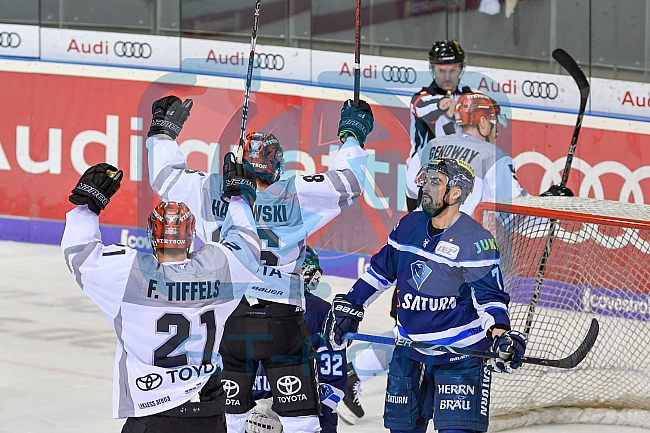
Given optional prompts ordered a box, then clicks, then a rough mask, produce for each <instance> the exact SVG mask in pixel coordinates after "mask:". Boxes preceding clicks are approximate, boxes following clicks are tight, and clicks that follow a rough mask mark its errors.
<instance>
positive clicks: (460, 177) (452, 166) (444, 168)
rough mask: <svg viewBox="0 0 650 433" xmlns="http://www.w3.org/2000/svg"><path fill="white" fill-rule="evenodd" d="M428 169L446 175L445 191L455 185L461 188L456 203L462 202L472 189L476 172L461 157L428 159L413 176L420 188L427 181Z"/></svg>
mask: <svg viewBox="0 0 650 433" xmlns="http://www.w3.org/2000/svg"><path fill="white" fill-rule="evenodd" d="M429 171H437V172H439V173H444V174H445V175H446V176H447V178H448V180H447V191H449V190H450V189H451V188H453V187H455V186H457V187H459V188H460V189H461V194H460V198H459V199H458V203H461V204H462V203H464V202H465V200H467V197H469V195H470V194H471V193H472V190H473V189H474V178H475V177H476V174H475V173H474V169H472V167H471V166H470V165H469V164H468V163H466V162H465V161H463V160H462V159H453V158H434V159H432V160H431V161H429V163H428V164H427V165H425V166H424V167H422V168H421V169H420V172H419V173H418V175H417V176H416V178H415V183H416V184H417V186H419V187H420V188H423V187H424V185H425V184H426V183H427V180H428V177H427V173H428V172H429Z"/></svg>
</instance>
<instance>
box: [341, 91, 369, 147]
mask: <svg viewBox="0 0 650 433" xmlns="http://www.w3.org/2000/svg"><path fill="white" fill-rule="evenodd" d="M374 123H375V119H374V118H373V117H372V109H371V108H370V105H368V103H367V102H366V101H364V100H361V99H360V100H359V107H355V106H354V102H353V101H352V100H351V99H348V100H347V101H345V103H344V104H343V108H341V121H340V122H339V138H340V139H341V143H345V140H346V139H347V138H348V137H349V136H353V137H354V138H356V139H357V141H358V142H359V145H360V146H361V147H362V148H363V145H364V143H365V142H366V137H367V136H368V134H369V133H370V131H372V127H373V124H374Z"/></svg>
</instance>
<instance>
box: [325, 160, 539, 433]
mask: <svg viewBox="0 0 650 433" xmlns="http://www.w3.org/2000/svg"><path fill="white" fill-rule="evenodd" d="M473 185H474V172H473V170H472V168H471V167H470V166H469V165H468V164H467V163H466V162H465V161H462V160H456V159H450V158H442V159H437V160H433V161H431V162H430V163H429V164H428V165H427V168H426V170H424V171H423V172H422V173H421V175H420V176H419V177H418V186H419V187H420V188H422V192H423V194H422V197H423V199H422V208H423V210H422V211H415V212H412V213H409V214H408V215H406V216H405V217H404V218H402V219H401V220H400V222H399V223H398V224H397V225H396V226H395V228H394V229H393V231H392V232H391V234H390V235H389V237H388V242H387V244H386V245H385V246H384V247H383V248H382V249H381V250H380V251H379V252H378V253H377V254H375V255H374V256H372V259H371V262H370V268H369V269H368V271H367V272H366V273H365V274H364V275H363V276H362V277H361V278H360V279H359V280H357V282H356V283H355V284H354V285H353V287H352V289H351V290H350V291H349V292H348V293H347V294H345V295H343V294H339V295H336V296H335V298H334V301H333V303H332V310H331V311H330V314H329V315H328V317H327V319H326V321H325V327H324V331H323V332H324V334H325V336H326V338H328V340H329V344H330V346H331V347H332V349H340V348H341V347H345V345H346V343H347V341H346V340H345V339H343V335H344V334H345V333H346V332H356V330H357V328H358V325H359V322H360V321H361V320H362V319H363V316H364V307H366V306H367V305H368V304H369V303H370V302H372V301H373V300H374V299H376V298H377V296H378V295H379V294H381V293H383V292H384V291H386V290H387V289H388V288H389V287H391V286H393V285H396V287H397V290H398V308H397V329H396V334H397V335H396V336H397V337H398V338H401V339H405V340H412V341H421V342H426V343H431V344H446V345H453V346H457V347H466V348H469V349H475V350H487V349H489V348H490V347H491V348H492V350H493V351H495V352H496V353H498V354H499V356H500V357H499V358H498V359H496V360H495V359H491V360H490V362H489V363H488V365H484V364H483V363H482V362H481V360H480V359H479V358H475V357H468V356H459V355H457V354H451V353H445V352H435V351H429V350H420V349H417V350H416V349H410V348H407V347H399V348H396V349H395V351H394V353H393V357H392V360H391V362H390V366H389V372H388V383H387V388H386V397H385V403H384V426H385V427H386V428H388V429H390V430H391V432H412V433H416V432H417V433H423V432H425V431H426V429H427V424H428V422H429V420H430V419H431V418H432V415H433V420H434V428H435V429H436V430H437V431H438V432H440V433H471V432H483V431H487V427H488V416H489V413H488V412H489V389H490V381H491V372H492V371H499V372H507V373H511V372H513V371H515V370H516V369H517V368H519V367H520V366H521V362H520V358H521V357H522V356H523V355H524V352H525V349H526V338H525V336H524V335H523V334H521V333H519V332H517V331H514V330H511V329H510V319H509V313H508V303H509V296H508V294H507V293H505V292H504V290H503V282H502V279H501V272H500V269H499V248H498V246H497V244H496V242H495V241H494V238H493V237H492V235H491V234H490V232H488V231H487V230H485V229H483V227H481V225H480V224H479V223H478V222H477V221H475V220H474V219H473V218H471V217H470V216H468V215H466V214H464V213H462V212H460V209H459V208H460V205H461V204H462V203H463V202H464V201H465V200H466V199H467V197H468V196H469V195H470V194H471V192H472V187H473Z"/></svg>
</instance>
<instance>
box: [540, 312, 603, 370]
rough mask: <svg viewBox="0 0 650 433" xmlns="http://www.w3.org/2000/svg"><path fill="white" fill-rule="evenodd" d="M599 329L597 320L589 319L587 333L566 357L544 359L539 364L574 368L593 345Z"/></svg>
mask: <svg viewBox="0 0 650 433" xmlns="http://www.w3.org/2000/svg"><path fill="white" fill-rule="evenodd" d="M599 330H600V325H599V324H598V320H596V319H595V318H594V319H591V325H590V326H589V331H587V335H586V336H585V338H584V340H582V343H580V346H578V348H577V349H576V350H575V351H574V352H573V353H572V354H571V355H569V356H567V357H566V358H562V359H557V360H551V359H549V360H544V361H547V362H543V363H539V365H547V366H549V367H557V368H574V367H577V366H578V364H580V363H581V362H582V360H583V359H585V357H586V356H587V354H588V353H589V351H591V348H592V347H594V344H595V343H596V338H598V331H599Z"/></svg>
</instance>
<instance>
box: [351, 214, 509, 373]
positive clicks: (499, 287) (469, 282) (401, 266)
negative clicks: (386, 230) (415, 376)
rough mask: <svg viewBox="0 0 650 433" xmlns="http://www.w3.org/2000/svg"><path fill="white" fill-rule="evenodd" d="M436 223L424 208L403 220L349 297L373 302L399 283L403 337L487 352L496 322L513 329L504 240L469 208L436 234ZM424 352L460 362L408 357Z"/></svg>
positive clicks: (434, 353)
mask: <svg viewBox="0 0 650 433" xmlns="http://www.w3.org/2000/svg"><path fill="white" fill-rule="evenodd" d="M429 220H430V218H429V217H428V216H427V215H426V214H425V213H424V212H421V211H416V212H412V213H410V214H408V215H406V216H405V217H404V218H402V219H401V220H400V222H399V223H398V225H397V226H396V227H395V228H394V229H393V231H392V232H391V234H390V235H389V237H388V243H387V244H386V245H385V246H384V247H383V248H382V249H381V250H380V251H379V252H378V253H377V254H375V255H374V256H373V257H372V259H371V261H370V268H369V269H368V271H367V272H366V273H365V274H364V275H363V276H362V277H361V278H360V279H359V280H357V282H356V283H355V284H354V286H353V287H352V290H351V291H350V293H349V294H350V295H351V296H352V297H353V298H354V299H355V301H356V302H358V303H362V302H366V301H367V300H369V298H370V297H372V299H370V301H372V300H374V299H375V298H376V296H373V295H376V294H377V291H379V292H382V291H385V290H386V289H387V288H389V287H390V286H392V285H393V284H394V283H395V282H396V283H397V287H396V288H397V296H398V305H397V332H398V334H399V337H401V338H406V339H409V340H413V341H424V342H427V343H433V344H446V345H454V346H457V347H467V348H471V349H477V350H486V349H487V348H488V347H489V344H490V343H489V341H488V339H487V337H486V331H487V330H488V329H489V328H490V327H491V326H493V325H494V324H495V323H496V324H501V325H506V326H508V327H509V326H510V320H509V314H508V303H509V301H510V297H509V296H508V294H507V293H505V292H504V291H503V282H502V279H501V274H500V270H499V249H498V247H497V244H496V242H495V241H494V238H493V237H492V235H491V234H490V232H488V231H487V230H485V229H483V227H481V225H480V224H479V223H478V222H476V221H475V220H474V219H472V218H471V217H469V216H468V215H466V214H464V213H461V215H460V217H459V218H458V220H456V222H454V223H453V224H452V225H451V226H450V227H449V228H447V229H446V230H444V231H443V232H441V233H438V234H437V235H435V236H430V235H429V232H428V225H429ZM422 354H429V355H434V356H433V362H434V363H447V362H451V361H453V360H454V359H458V355H454V354H448V353H442V352H430V351H426V350H420V351H417V352H415V351H411V354H410V355H409V356H411V357H412V358H414V359H417V360H421V361H424V357H423V356H422Z"/></svg>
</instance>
